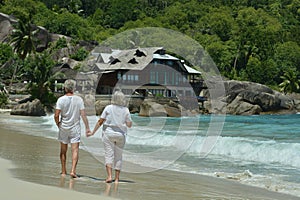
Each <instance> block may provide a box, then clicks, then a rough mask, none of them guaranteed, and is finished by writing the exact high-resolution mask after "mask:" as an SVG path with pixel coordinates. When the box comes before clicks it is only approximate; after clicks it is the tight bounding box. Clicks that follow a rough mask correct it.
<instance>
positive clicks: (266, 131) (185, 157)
mask: <svg viewBox="0 0 300 200" xmlns="http://www.w3.org/2000/svg"><path fill="white" fill-rule="evenodd" d="M88 118H89V121H90V126H91V128H93V127H94V125H95V123H96V121H97V120H98V117H96V116H89V117H88ZM132 119H133V121H134V125H133V128H131V129H130V130H129V131H128V135H127V143H126V147H125V151H124V160H126V161H128V162H131V163H135V164H137V165H140V166H145V167H147V168H142V167H141V168H130V167H128V166H126V165H125V166H124V171H127V172H130V173H147V172H149V171H153V170H157V169H162V168H164V169H168V170H174V171H181V172H186V173H195V174H205V175H209V176H214V177H220V178H225V179H232V180H235V181H238V182H241V183H243V184H249V185H254V186H258V187H263V188H267V189H269V190H272V191H279V192H283V193H289V194H293V195H296V196H299V197H300V178H299V177H300V126H299V122H300V114H294V115H258V116H231V115H226V116H224V115H222V116H221V115H220V116H214V115H199V116H197V117H182V118H167V117H151V118H146V117H139V116H138V115H132ZM0 125H1V126H5V127H7V128H12V129H17V130H19V131H21V132H22V133H24V134H30V135H35V136H39V137H47V138H52V139H56V137H57V128H56V126H55V124H54V121H53V115H48V116H45V117H25V116H10V115H7V114H2V115H0ZM82 135H83V136H82V145H81V148H82V149H85V150H87V151H89V152H90V153H91V154H92V155H93V156H94V157H95V158H96V159H98V160H99V162H103V158H102V155H103V148H102V143H101V131H98V133H97V134H96V135H95V136H94V137H91V138H86V137H85V136H84V132H83V130H82Z"/></svg>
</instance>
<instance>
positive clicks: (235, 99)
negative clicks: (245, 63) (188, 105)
mask: <svg viewBox="0 0 300 200" xmlns="http://www.w3.org/2000/svg"><path fill="white" fill-rule="evenodd" d="M223 83H224V88H225V96H219V97H217V98H216V99H214V100H211V99H209V100H208V101H207V102H205V104H204V106H205V108H206V109H208V112H209V113H223V114H224V113H226V114H234V115H254V114H260V113H279V112H283V113H295V112H296V105H295V101H294V100H293V99H292V98H291V97H289V96H286V95H284V94H282V93H280V92H277V91H275V90H272V89H271V88H269V87H267V86H265V85H262V84H258V83H253V82H246V81H234V80H229V81H224V82H223ZM210 84H211V85H213V83H210ZM206 96H208V97H209V89H208V90H207V91H206ZM211 101H215V102H219V103H218V105H217V106H216V105H214V107H213V106H212V105H211ZM216 107H217V108H216Z"/></svg>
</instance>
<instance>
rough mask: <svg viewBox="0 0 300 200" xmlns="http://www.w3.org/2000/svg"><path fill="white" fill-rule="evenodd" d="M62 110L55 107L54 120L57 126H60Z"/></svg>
mask: <svg viewBox="0 0 300 200" xmlns="http://www.w3.org/2000/svg"><path fill="white" fill-rule="evenodd" d="M60 112H61V110H58V109H55V112H54V121H55V123H56V126H57V127H59V124H60V121H59V115H60Z"/></svg>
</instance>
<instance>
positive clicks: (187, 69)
mask: <svg viewBox="0 0 300 200" xmlns="http://www.w3.org/2000/svg"><path fill="white" fill-rule="evenodd" d="M183 66H184V67H185V69H186V71H187V72H188V73H189V74H199V75H200V74H201V72H199V71H198V70H195V69H194V68H191V67H189V66H187V65H186V64H183Z"/></svg>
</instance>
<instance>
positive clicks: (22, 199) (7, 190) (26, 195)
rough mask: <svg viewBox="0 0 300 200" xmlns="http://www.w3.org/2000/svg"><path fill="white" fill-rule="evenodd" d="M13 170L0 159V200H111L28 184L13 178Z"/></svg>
mask: <svg viewBox="0 0 300 200" xmlns="http://www.w3.org/2000/svg"><path fill="white" fill-rule="evenodd" d="M12 168H14V166H13V165H12V164H11V162H10V161H8V160H4V159H2V158H0V174H1V178H0V199H3V200H27V199H28V200H35V199H36V200H47V199H49V200H54V199H57V200H60V199H72V200H84V199H88V200H96V199H97V200H99V199H102V200H105V199H112V198H109V197H104V196H100V195H91V194H87V193H80V192H76V191H73V190H68V189H63V188H59V187H51V186H45V185H39V184H34V183H29V182H25V181H21V180H18V179H15V178H13V177H12V176H11V175H10V173H9V169H12Z"/></svg>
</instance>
